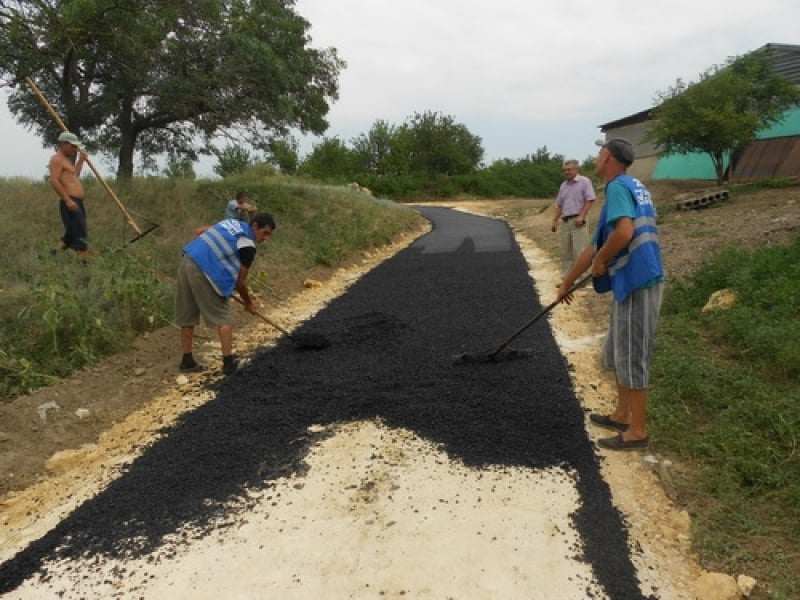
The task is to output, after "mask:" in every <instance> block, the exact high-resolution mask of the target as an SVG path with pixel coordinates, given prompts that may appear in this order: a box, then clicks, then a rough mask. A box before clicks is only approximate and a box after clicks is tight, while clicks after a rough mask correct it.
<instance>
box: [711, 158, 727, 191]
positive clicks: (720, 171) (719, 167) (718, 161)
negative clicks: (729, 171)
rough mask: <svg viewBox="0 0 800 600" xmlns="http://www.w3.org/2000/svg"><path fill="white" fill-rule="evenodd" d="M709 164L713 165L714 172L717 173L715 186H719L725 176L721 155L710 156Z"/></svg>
mask: <svg viewBox="0 0 800 600" xmlns="http://www.w3.org/2000/svg"><path fill="white" fill-rule="evenodd" d="M711 162H713V163H714V171H716V173H717V185H719V186H721V185H722V182H723V180H724V176H725V169H724V162H723V156H722V154H718V153H713V154H712V155H711Z"/></svg>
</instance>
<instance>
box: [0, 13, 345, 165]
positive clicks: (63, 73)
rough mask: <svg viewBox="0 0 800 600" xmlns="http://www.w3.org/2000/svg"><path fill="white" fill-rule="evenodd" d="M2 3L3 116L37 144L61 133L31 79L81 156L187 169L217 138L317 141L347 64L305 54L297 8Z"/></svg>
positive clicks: (329, 55) (324, 54)
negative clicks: (6, 92) (169, 157)
mask: <svg viewBox="0 0 800 600" xmlns="http://www.w3.org/2000/svg"><path fill="white" fill-rule="evenodd" d="M55 8H56V6H55V5H54V4H53V3H52V2H22V1H19V0H17V1H12V2H5V3H3V9H2V11H1V12H0V57H2V58H0V77H2V79H3V80H4V82H5V83H7V84H10V85H11V86H12V87H13V88H14V89H13V91H12V92H11V94H10V98H9V107H10V109H11V112H12V114H14V115H15V117H16V118H17V119H18V120H19V121H20V123H21V124H22V125H24V126H27V127H30V128H33V129H34V130H36V131H37V132H39V133H40V134H42V137H43V138H44V139H46V140H50V141H55V138H56V136H57V135H58V133H59V128H58V126H57V125H56V124H55V123H54V122H53V119H52V118H51V116H50V115H49V114H48V112H47V111H46V110H45V109H44V107H43V106H42V105H41V104H40V102H39V100H38V99H37V98H36V97H34V96H33V94H31V92H30V90H29V89H27V86H26V85H25V84H24V83H23V82H24V78H25V77H27V76H31V77H33V78H34V79H35V80H36V83H37V84H38V86H39V87H40V88H41V90H42V91H43V93H44V95H45V96H46V97H47V98H48V99H49V100H50V102H51V103H52V104H53V106H54V108H55V110H56V112H58V113H59V114H60V115H61V116H62V118H63V119H64V121H65V122H66V124H67V126H68V127H69V129H70V130H72V131H74V132H75V133H78V134H79V135H80V136H81V137H82V138H83V139H84V140H86V141H88V147H89V149H90V150H100V151H104V152H107V153H109V154H113V155H115V156H116V157H117V159H118V167H117V176H118V177H124V178H128V177H131V176H132V174H133V172H134V168H133V156H134V151H136V152H137V153H138V154H139V155H141V156H153V155H156V154H159V153H167V152H169V153H172V154H173V155H175V156H180V157H184V158H188V159H190V160H195V159H196V157H197V155H198V154H200V153H206V152H208V148H209V145H210V144H209V140H211V139H213V138H214V136H215V134H217V133H219V132H225V133H226V134H236V135H237V136H238V137H239V139H242V140H247V141H249V143H250V144H251V145H253V146H254V147H260V146H261V145H262V144H263V143H264V140H269V139H271V138H281V137H283V136H285V134H286V132H287V131H288V130H289V129H290V128H297V129H299V130H300V131H302V132H312V133H315V134H320V133H322V132H323V131H324V130H325V129H326V127H327V123H326V121H325V115H326V114H327V112H328V109H329V106H328V102H329V101H331V100H336V98H337V97H338V81H337V79H338V75H339V72H340V70H341V69H342V68H344V66H345V63H344V62H343V61H341V60H340V59H339V58H338V57H337V54H336V50H335V49H333V48H327V49H322V50H320V49H314V48H311V47H309V46H308V44H309V43H310V41H311V37H310V36H309V35H308V29H309V27H310V24H309V23H308V22H307V21H306V20H305V19H304V18H302V17H301V16H300V15H299V14H297V13H296V12H295V8H294V3H292V2H280V1H278V0H265V1H262V2H223V1H222V0H207V1H204V2H187V3H175V2H151V1H150V0H129V1H126V2H112V1H110V0H100V1H97V2H83V1H80V2H78V1H75V0H72V1H70V2H63V3H57V8H58V10H56V9H55Z"/></svg>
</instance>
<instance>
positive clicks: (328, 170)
mask: <svg viewBox="0 0 800 600" xmlns="http://www.w3.org/2000/svg"><path fill="white" fill-rule="evenodd" d="M353 163H354V158H353V151H352V150H350V149H349V148H348V147H347V145H346V144H345V143H344V142H343V141H342V140H341V139H339V138H338V137H333V138H327V137H326V138H323V139H322V142H320V143H319V144H315V145H314V148H313V149H312V150H311V153H310V154H309V155H308V156H307V157H306V159H305V161H304V162H303V166H302V168H301V169H300V173H301V174H302V175H304V176H306V177H310V178H312V179H318V180H320V181H330V182H336V183H344V182H346V181H348V180H350V179H352V178H353V176H354V175H355V170H354V168H353Z"/></svg>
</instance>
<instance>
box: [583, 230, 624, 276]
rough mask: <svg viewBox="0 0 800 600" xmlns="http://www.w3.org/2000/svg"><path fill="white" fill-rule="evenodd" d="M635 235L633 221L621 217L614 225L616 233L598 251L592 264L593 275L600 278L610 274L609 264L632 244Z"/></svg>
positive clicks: (613, 232) (612, 233)
mask: <svg viewBox="0 0 800 600" xmlns="http://www.w3.org/2000/svg"><path fill="white" fill-rule="evenodd" d="M633 234H634V227H633V219H631V218H630V217H620V218H619V219H617V222H616V223H614V231H612V232H611V235H609V236H608V239H607V240H606V243H605V244H603V246H602V247H601V248H600V249H599V250H598V251H597V254H596V255H595V257H594V262H593V263H592V275H594V276H595V277H599V276H600V275H605V274H606V273H607V272H608V263H610V262H611V261H612V260H613V259H614V257H615V256H617V255H618V254H619V253H620V252H622V251H623V250H624V249H625V248H626V247H627V246H628V244H630V243H631V240H632V239H633Z"/></svg>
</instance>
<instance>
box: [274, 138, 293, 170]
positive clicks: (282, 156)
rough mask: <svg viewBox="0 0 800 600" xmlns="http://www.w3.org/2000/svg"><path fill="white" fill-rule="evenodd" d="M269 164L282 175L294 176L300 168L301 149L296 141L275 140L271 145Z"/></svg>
mask: <svg viewBox="0 0 800 600" xmlns="http://www.w3.org/2000/svg"><path fill="white" fill-rule="evenodd" d="M268 146H269V162H270V163H271V164H274V165H276V166H277V167H278V168H279V169H280V170H281V173H284V174H286V175H294V174H295V173H297V168H298V167H299V166H300V148H299V145H298V143H297V140H295V139H284V140H275V141H273V142H271V143H270V144H269V145H268Z"/></svg>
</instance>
